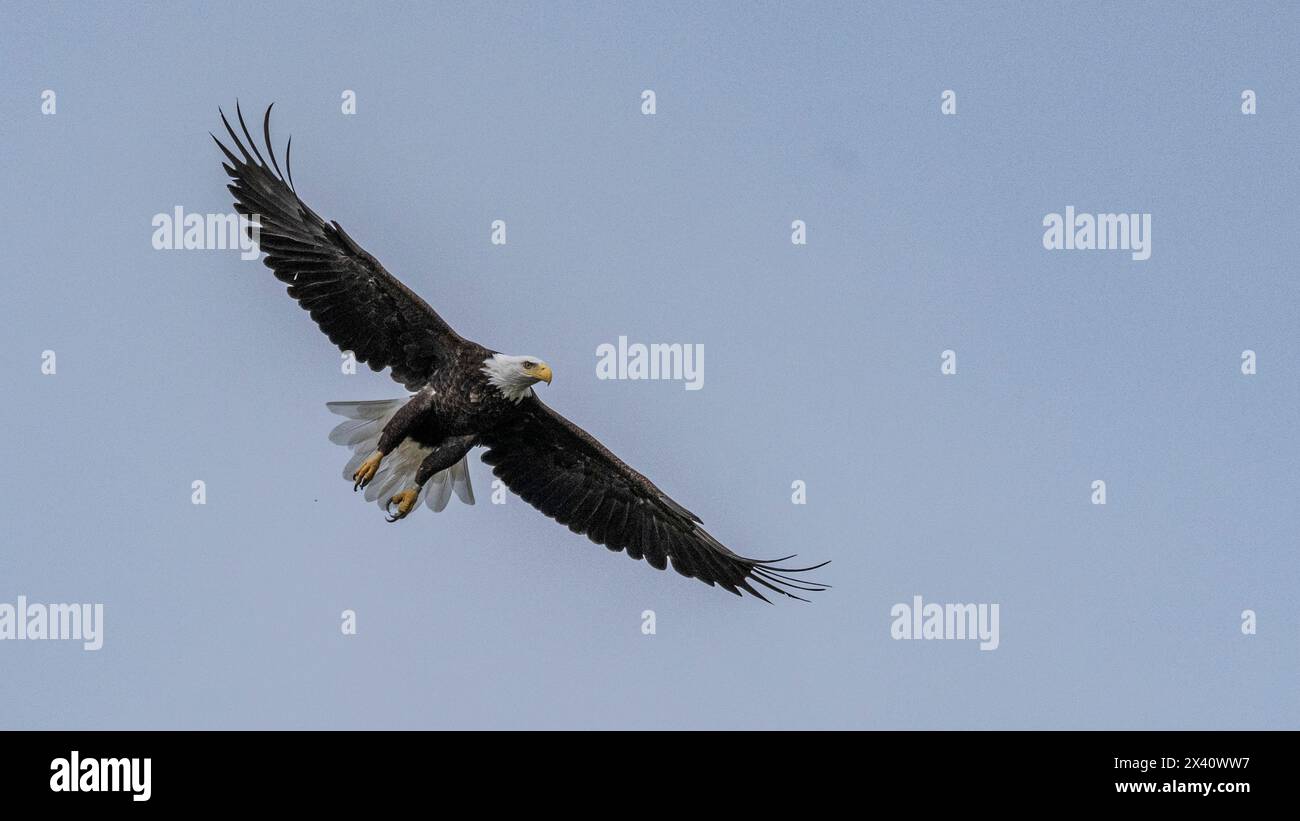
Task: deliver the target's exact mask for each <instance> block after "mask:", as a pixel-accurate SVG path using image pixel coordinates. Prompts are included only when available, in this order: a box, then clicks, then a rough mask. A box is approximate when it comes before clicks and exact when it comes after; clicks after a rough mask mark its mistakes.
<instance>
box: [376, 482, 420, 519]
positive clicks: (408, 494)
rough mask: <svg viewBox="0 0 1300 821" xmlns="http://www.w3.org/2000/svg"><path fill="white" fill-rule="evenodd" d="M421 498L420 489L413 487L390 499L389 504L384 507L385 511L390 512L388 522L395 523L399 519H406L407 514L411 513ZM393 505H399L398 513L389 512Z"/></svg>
mask: <svg viewBox="0 0 1300 821" xmlns="http://www.w3.org/2000/svg"><path fill="white" fill-rule="evenodd" d="M419 498H420V489H419V488H418V487H413V488H409V489H407V490H403V491H402V492H401V493H398V494H397V495H396V496H394V497H393V498H391V499H389V500H388V504H386V505H384V510H385V511H387V512H388V521H390V522H395V521H397V520H398V519H405V518H406V514H408V513H410V512H411V510H412V508H414V507H415V503H416V501H417V500H418V499H419ZM393 505H397V512H396V513H393V511H391V510H389V508H390V507H392V506H393Z"/></svg>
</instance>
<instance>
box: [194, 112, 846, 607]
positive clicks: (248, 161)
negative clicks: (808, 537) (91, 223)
mask: <svg viewBox="0 0 1300 821" xmlns="http://www.w3.org/2000/svg"><path fill="white" fill-rule="evenodd" d="M220 113H221V121H222V123H223V124H224V125H225V127H226V132H227V133H228V134H229V135H230V139H231V140H232V141H233V142H234V148H235V150H234V151H232V150H231V149H230V148H228V147H227V146H226V145H225V144H224V143H222V141H221V140H220V139H218V138H217V137H216V135H215V134H214V135H212V138H213V140H215V141H216V143H217V145H218V146H219V147H220V148H221V151H222V153H224V154H225V158H226V160H228V162H225V163H222V167H223V168H225V170H226V173H227V174H229V175H230V178H231V180H233V183H232V184H231V185H229V186H227V187H228V188H229V190H230V192H231V193H232V194H233V195H234V197H235V210H236V211H238V212H239V213H240V214H242V215H244V216H245V217H247V218H248V221H249V222H248V224H247V229H248V230H249V232H250V234H251V233H252V232H253V231H257V232H259V233H258V236H257V237H256V239H257V242H258V246H259V248H260V250H261V251H263V252H265V253H266V257H265V259H264V260H263V262H265V263H266V266H267V267H268V268H270V269H271V270H272V271H273V272H274V273H275V276H276V279H279V280H280V281H281V282H284V283H286V284H287V285H288V291H289V296H291V297H293V298H294V299H295V300H297V301H298V304H299V305H301V306H302V307H303V308H304V309H306V310H307V311H308V313H310V314H311V318H312V319H313V320H315V321H316V324H317V325H318V326H320V329H321V330H322V331H324V332H325V335H326V336H328V337H329V339H330V341H331V342H333V343H334V344H336V345H338V346H339V348H340V349H342V350H344V351H351V352H352V353H353V354H354V355H355V357H356V358H357V359H358V360H359V361H361V362H365V363H367V364H369V365H370V368H371V369H372V370H375V371H380V370H383V369H384V368H388V369H390V374H391V375H392V377H393V379H395V380H396V381H398V382H400V383H401V384H402V385H404V386H405V387H406V389H407V390H408V391H411V394H410V395H409V396H406V397H403V398H400V399H391V400H379V401H369V402H330V403H328V405H327V407H328V408H329V409H330V410H331V411H333V412H334V413H336V414H339V415H341V416H344V417H347V421H345V422H343V423H341V424H340V425H338V427H336V428H335V429H334V430H333V431H332V432H331V433H330V440H331V441H333V442H335V443H337V444H340V445H346V446H348V447H350V448H352V450H353V456H352V459H351V460H350V461H349V462H348V464H347V467H346V468H344V478H346V479H348V480H349V481H351V482H352V488H353V490H354V491H360V490H364V491H365V498H366V499H367V500H368V501H378V503H379V505H380V506H381V507H382V508H383V509H384V511H385V512H386V513H387V518H388V521H390V522H396V521H400V520H402V519H405V518H406V517H407V516H409V515H410V514H411V512H412V511H413V510H414V509H415V508H416V507H417V506H418V505H419V503H420V501H421V499H423V500H424V502H425V504H427V505H428V506H429V508H430V509H432V510H434V511H440V510H442V509H443V508H444V507H446V505H447V502H448V501H449V499H450V498H451V494H452V493H453V492H455V494H456V495H457V496H458V497H459V498H460V499H461V500H462V501H463V502H466V503H468V504H473V503H474V491H473V488H472V487H471V485H470V477H469V469H468V465H467V463H466V456H467V455H468V453H469V451H470V450H471V449H473V448H475V447H483V448H486V450H485V451H484V453H483V461H484V462H486V463H487V464H489V465H491V466H492V473H493V474H494V475H495V476H497V477H498V478H500V479H501V481H502V482H504V483H505V485H506V486H507V487H508V488H510V489H511V490H512V491H514V492H515V493H516V494H518V495H519V496H520V497H521V498H522V499H523V500H524V501H526V502H528V503H529V504H530V505H532V506H533V507H535V508H537V509H538V510H540V511H541V512H542V513H544V514H545V515H547V516H549V517H550V518H552V519H555V520H556V521H557V522H559V523H560V524H563V525H568V527H569V529H570V530H572V531H573V532H574V533H579V534H585V535H586V536H587V538H589V539H591V540H592V541H593V542H595V543H597V544H601V545H605V546H606V547H608V548H609V549H610V550H616V551H620V550H621V551H626V552H627V554H628V555H629V556H631V557H632V558H634V559H641V558H644V559H645V560H646V562H648V563H649V564H650V565H651V566H652V567H655V568H658V569H659V570H663V569H664V568H666V567H667V566H668V563H669V562H670V561H671V562H672V565H673V568H674V569H675V570H677V572H678V573H681V574H682V575H683V576H687V577H690V578H696V579H699V580H700V581H702V582H704V583H705V584H708V585H710V586H712V585H714V584H717V585H719V586H720V587H722V588H723V589H724V590H728V591H730V592H732V593H735V594H736V595H740V594H741V591H745V592H747V593H750V594H752V595H754V596H757V597H758V598H760V599H763V600H764V601H767V599H766V597H765V596H764V595H763V593H762V591H760V590H759V589H758V588H762V589H763V590H767V591H771V592H776V593H780V594H782V595H785V596H790V597H791V598H801V597H800V596H798V595H797V594H796V593H795V592H793V591H800V592H814V591H819V590H823V589H825V587H826V585H822V584H818V583H815V582H808V581H805V580H803V579H801V578H795V577H794V576H792V575H791V574H794V573H802V572H805V571H808V570H815V569H816V568H818V567H821V566H822V565H815V566H813V567H785V566H783V565H780V564H778V562H783V561H786V560H787V559H789V558H792V557H791V556H787V557H785V559H775V560H761V559H749V558H745V557H744V556H740V555H738V554H736V553H733V552H732V551H730V550H728V549H727V548H726V547H724V546H723V545H722V543H721V542H719V541H718V540H717V539H715V538H713V536H711V535H709V534H708V533H707V532H706V531H705V530H704V528H703V527H702V525H701V521H700V518H699V517H698V516H696V515H695V514H694V513H691V512H690V511H689V510H687V509H686V508H684V507H682V506H681V505H680V504H678V503H677V502H675V501H673V500H672V499H671V498H669V497H668V495H667V494H666V493H664V492H663V491H662V490H660V489H659V488H658V487H656V486H655V485H654V484H653V483H652V482H651V481H650V480H649V479H647V478H646V477H644V476H642V475H641V474H640V473H638V472H637V471H635V470H633V469H632V468H630V467H628V466H627V465H626V464H624V463H623V462H622V461H621V460H620V459H619V458H618V457H617V456H615V455H614V454H613V453H611V452H610V451H609V450H608V449H607V448H606V447H605V446H604V445H602V444H601V443H600V442H598V441H596V439H595V438H594V437H592V436H591V435H590V434H588V433H587V432H586V431H584V430H582V428H579V427H578V426H577V425H575V424H573V423H572V422H570V421H569V420H568V419H565V418H564V417H563V416H561V415H560V414H558V413H556V412H555V411H553V410H551V409H550V408H549V407H547V406H546V405H544V404H542V401H541V400H540V399H538V398H537V395H536V394H535V393H534V392H533V386H534V385H536V384H537V383H539V382H545V383H546V384H548V385H549V384H550V383H551V367H550V366H549V365H547V364H546V362H545V361H544V360H543V359H542V358H541V357H537V356H512V355H508V354H503V353H499V352H497V351H493V350H491V349H489V348H485V347H483V346H482V345H479V344H478V343H476V342H472V341H470V340H468V339H465V338H464V337H462V336H461V335H460V334H458V333H456V331H454V330H453V329H452V328H451V326H450V325H448V324H447V323H446V322H445V321H444V320H443V319H442V317H440V316H438V314H437V312H435V311H434V310H433V308H431V307H429V305H428V303H426V302H425V301H424V300H423V299H421V298H420V297H419V296H417V295H416V294H415V293H414V292H413V291H411V289H409V288H407V287H406V286H405V285H403V284H402V283H401V282H400V281H399V280H398V279H397V277H395V276H393V275H392V274H390V273H388V271H386V270H385V269H384V266H382V265H380V264H379V261H378V260H376V259H375V258H374V257H372V256H371V255H370V254H368V253H367V252H366V251H365V250H364V249H362V248H361V246H360V245H358V244H357V243H356V241H355V240H353V239H352V237H350V236H348V234H347V232H345V231H344V230H343V228H342V227H341V226H340V225H339V224H338V223H337V222H333V221H330V222H326V221H325V220H323V219H321V217H320V216H318V215H317V214H316V212H315V211H313V210H312V209H311V208H309V207H307V205H306V204H305V203H304V202H303V201H302V200H301V199H299V198H298V194H297V192H296V188H295V187H294V184H293V171H292V168H291V166H290V158H291V156H292V151H293V140H292V139H290V140H289V143H288V146H287V147H286V149H285V158H284V159H285V171H284V173H281V171H280V164H279V162H278V161H277V159H276V156H275V151H274V148H273V146H272V143H271V108H270V107H268V108H267V109H266V116H265V118H264V119H263V121H262V134H263V142H264V147H265V149H266V152H267V157H268V158H269V162H268V161H267V159H264V158H263V156H262V153H261V151H260V150H259V149H258V145H257V142H256V141H255V140H254V139H253V138H252V136H251V135H250V134H249V132H248V126H247V125H246V124H245V123H244V116H243V113H242V112H240V111H239V107H238V104H236V113H237V115H238V121H239V125H240V128H241V130H242V132H243V135H244V140H241V139H240V138H239V135H238V134H236V133H235V130H234V129H233V128H232V127H231V125H230V122H229V120H227V119H226V115H225V113H224V112H220ZM245 140H246V141H247V144H246V143H245ZM250 149H251V151H252V153H251V154H250V153H249V151H250ZM236 152H238V153H236ZM823 564H825V563H824V562H823ZM755 585H757V587H755ZM805 601H806V600H805Z"/></svg>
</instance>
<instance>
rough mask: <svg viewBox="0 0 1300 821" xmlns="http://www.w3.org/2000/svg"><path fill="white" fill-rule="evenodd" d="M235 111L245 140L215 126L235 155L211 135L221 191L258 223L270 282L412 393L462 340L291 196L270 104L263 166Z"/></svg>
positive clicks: (334, 224) (337, 342)
mask: <svg viewBox="0 0 1300 821" xmlns="http://www.w3.org/2000/svg"><path fill="white" fill-rule="evenodd" d="M235 111H236V113H237V114H238V118H239V125H240V128H241V129H242V130H243V132H244V137H245V138H246V139H247V140H248V145H247V146H245V145H244V142H243V141H242V140H240V139H239V135H237V134H236V133H235V130H234V129H233V128H231V127H230V122H229V121H228V120H227V119H226V115H225V113H224V112H222V114H221V122H222V123H224V124H225V126H226V131H227V132H228V133H229V134H230V139H232V140H233V141H234V143H235V147H236V148H237V149H238V151H239V154H240V155H241V156H236V155H235V153H234V152H232V151H231V150H230V149H229V148H227V147H226V146H225V145H224V144H223V143H222V142H221V140H219V139H217V137H216V135H215V134H214V135H213V136H212V139H214V140H216V142H217V145H218V146H220V148H221V150H222V152H223V153H224V154H225V155H226V159H228V160H229V161H230V162H228V163H222V167H223V168H225V169H226V173H227V174H229V175H230V178H231V179H232V180H233V181H234V182H233V184H231V185H229V186H227V187H228V188H229V189H230V193H232V194H234V195H235V210H236V211H238V212H239V213H240V214H243V215H245V216H247V217H250V218H252V221H253V222H254V223H256V224H258V225H260V226H261V227H260V237H258V244H259V247H260V248H261V250H263V251H265V252H266V254H267V256H266V259H265V260H263V261H264V262H265V263H266V265H267V267H268V268H270V269H271V270H272V271H274V272H275V276H276V279H279V280H280V281H281V282H286V283H288V284H289V296H291V297H293V298H294V299H296V300H298V304H299V305H301V306H302V307H304V308H306V309H307V311H308V312H310V313H311V318H312V319H314V320H316V324H317V325H319V326H320V329H321V330H322V331H324V332H325V335H326V336H328V337H329V338H330V341H331V342H333V343H334V344H335V345H338V346H339V348H340V349H342V350H345V351H352V352H353V354H354V355H355V356H356V358H357V359H358V360H359V361H361V362H365V363H367V364H369V365H370V368H371V369H372V370H375V371H381V370H383V369H384V368H392V377H393V379H395V380H397V381H398V382H400V383H402V384H403V385H405V386H406V387H407V388H408V389H410V390H416V389H417V388H419V387H420V386H421V385H423V384H424V383H425V382H426V381H428V378H429V376H430V375H431V374H432V373H433V372H434V371H435V370H437V369H438V367H439V366H440V365H441V364H443V363H444V362H447V361H449V360H450V359H452V358H454V356H455V353H456V351H457V350H458V349H459V347H460V346H461V345H464V344H466V343H465V340H464V339H462V338H461V336H460V335H459V334H457V333H456V332H455V331H453V330H452V329H451V326H449V325H448V324H447V323H446V322H444V321H443V320H442V317H440V316H438V314H437V313H435V312H434V310H433V309H432V308H430V307H429V305H428V303H426V302H425V301H424V300H423V299H420V297H418V296H416V295H415V293H414V292H412V291H411V289H409V288H407V287H406V286H405V285H403V284H402V283H401V282H399V281H398V280H397V277H395V276H393V275H392V274H390V273H388V271H386V270H384V266H382V265H380V264H379V261H378V260H376V259H375V258H374V257H372V256H371V255H370V254H368V253H366V252H365V250H363V249H362V248H361V246H359V245H357V244H356V242H354V241H353V240H352V238H351V237H350V236H348V235H347V233H346V232H344V230H343V228H342V227H341V226H340V225H339V224H338V223H337V222H329V223H326V222H325V220H323V219H321V218H320V217H319V216H318V215H317V214H316V212H315V211H313V210H311V209H310V208H308V207H307V206H306V204H304V203H303V201H302V200H300V199H299V198H298V194H297V193H296V191H295V190H294V187H293V170H292V168H291V167H290V165H289V159H290V156H291V152H292V150H293V140H292V139H290V140H289V147H288V148H287V149H286V150H285V158H284V159H285V170H286V171H287V172H288V176H287V178H286V176H285V175H284V174H281V173H280V164H279V162H278V161H277V160H276V156H275V149H274V148H273V147H272V145H271V108H270V107H268V108H267V109H266V117H265V118H264V119H263V121H262V133H263V136H264V138H265V143H266V151H267V154H268V155H269V156H270V159H271V161H270V163H269V164H268V163H267V162H266V160H264V159H263V158H262V154H261V152H260V151H259V150H258V147H257V142H256V141H255V140H254V139H253V138H252V137H251V136H250V135H249V133H248V126H247V125H245V124H244V115H243V113H242V112H240V111H239V107H238V104H236V107H235ZM249 148H251V149H252V151H253V153H252V154H251V155H250V154H249V153H248V152H249Z"/></svg>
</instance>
